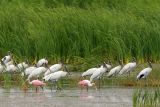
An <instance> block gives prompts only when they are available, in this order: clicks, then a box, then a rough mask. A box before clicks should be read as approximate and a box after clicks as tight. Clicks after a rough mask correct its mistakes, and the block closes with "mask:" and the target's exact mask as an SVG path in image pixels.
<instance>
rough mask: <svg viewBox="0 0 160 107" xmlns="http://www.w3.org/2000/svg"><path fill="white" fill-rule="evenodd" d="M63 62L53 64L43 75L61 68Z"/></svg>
mask: <svg viewBox="0 0 160 107" xmlns="http://www.w3.org/2000/svg"><path fill="white" fill-rule="evenodd" d="M62 66H63V64H62V63H60V64H54V65H52V66H51V67H49V69H48V70H47V71H46V72H45V74H44V76H46V75H49V74H50V73H54V72H56V71H58V70H60V69H61V68H62Z"/></svg>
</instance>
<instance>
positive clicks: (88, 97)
mask: <svg viewBox="0 0 160 107" xmlns="http://www.w3.org/2000/svg"><path fill="white" fill-rule="evenodd" d="M132 91H133V89H125V88H124V89H121V88H108V89H101V90H100V91H95V90H89V92H86V91H82V92H81V90H78V89H70V90H62V91H57V92H56V91H52V92H51V90H49V89H45V90H44V91H42V90H41V91H40V92H38V93H35V90H28V91H27V92H26V93H24V92H23V91H22V90H20V89H17V88H14V89H10V90H5V89H2V88H0V103H1V105H2V106H1V107H33V106H34V107H44V106H45V107H50V106H52V107H82V106H83V107H116V106H118V107H130V106H132Z"/></svg>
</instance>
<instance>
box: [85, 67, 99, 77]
mask: <svg viewBox="0 0 160 107" xmlns="http://www.w3.org/2000/svg"><path fill="white" fill-rule="evenodd" d="M97 69H98V68H90V69H88V70H87V71H85V72H83V73H82V77H85V76H90V75H92V74H93V72H94V71H96V70H97Z"/></svg>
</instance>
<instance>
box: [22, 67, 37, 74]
mask: <svg viewBox="0 0 160 107" xmlns="http://www.w3.org/2000/svg"><path fill="white" fill-rule="evenodd" d="M36 68H37V67H35V66H32V67H28V68H26V69H25V70H24V72H22V74H21V75H22V76H24V75H26V76H28V75H30V74H31V72H32V71H33V70H35V69H36Z"/></svg>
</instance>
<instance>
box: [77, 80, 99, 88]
mask: <svg viewBox="0 0 160 107" xmlns="http://www.w3.org/2000/svg"><path fill="white" fill-rule="evenodd" d="M78 85H79V86H80V87H81V90H82V89H83V88H85V87H86V88H87V91H88V87H92V86H94V87H95V89H96V90H97V87H96V84H95V83H91V82H90V81H89V80H81V81H79V83H78Z"/></svg>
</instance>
